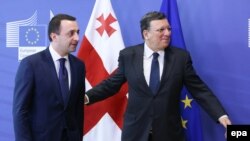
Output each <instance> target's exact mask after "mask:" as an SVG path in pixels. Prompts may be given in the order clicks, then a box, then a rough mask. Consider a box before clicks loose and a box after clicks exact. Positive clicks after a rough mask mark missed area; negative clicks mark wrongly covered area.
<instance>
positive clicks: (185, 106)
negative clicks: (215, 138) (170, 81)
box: [160, 0, 203, 141]
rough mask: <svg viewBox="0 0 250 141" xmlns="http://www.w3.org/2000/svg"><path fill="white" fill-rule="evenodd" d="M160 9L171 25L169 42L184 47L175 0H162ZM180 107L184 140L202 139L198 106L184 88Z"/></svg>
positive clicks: (195, 140) (196, 140)
mask: <svg viewBox="0 0 250 141" xmlns="http://www.w3.org/2000/svg"><path fill="white" fill-rule="evenodd" d="M160 11H161V12H163V13H165V15H166V16H167V18H168V21H169V23H170V26H171V42H170V44H171V45H172V46H176V47H179V48H183V49H186V46H185V42H184V38H183V34H182V30H181V23H180V18H179V12H178V7H177V2H176V0H163V1H162V5H161V9H160ZM180 107H181V117H180V118H181V120H182V126H183V129H184V132H185V136H186V140H187V141H202V140H203V136H202V126H201V120H200V110H199V106H198V104H197V103H196V102H195V100H194V99H193V98H192V96H191V95H190V94H189V93H188V92H187V90H186V89H185V88H183V90H182V94H181V100H180Z"/></svg>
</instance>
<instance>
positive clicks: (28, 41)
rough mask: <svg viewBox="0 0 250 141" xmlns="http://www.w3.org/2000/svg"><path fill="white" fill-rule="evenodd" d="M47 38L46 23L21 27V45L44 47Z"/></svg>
mask: <svg viewBox="0 0 250 141" xmlns="http://www.w3.org/2000/svg"><path fill="white" fill-rule="evenodd" d="M46 39H47V38H46V26H44V25H35V26H20V27H19V46H20V47H44V46H46Z"/></svg>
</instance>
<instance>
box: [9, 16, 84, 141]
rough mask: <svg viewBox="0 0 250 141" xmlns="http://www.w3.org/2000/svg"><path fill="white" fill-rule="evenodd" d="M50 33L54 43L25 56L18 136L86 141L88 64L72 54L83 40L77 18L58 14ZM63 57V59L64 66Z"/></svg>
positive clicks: (16, 115) (29, 140) (27, 140)
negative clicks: (84, 100) (85, 93)
mask: <svg viewBox="0 0 250 141" xmlns="http://www.w3.org/2000/svg"><path fill="white" fill-rule="evenodd" d="M48 36H49V40H50V42H51V43H50V46H49V47H48V48H47V49H45V50H44V51H41V52H39V53H36V54H34V55H31V56H28V57H26V58H24V59H23V60H22V61H21V63H20V66H19V68H18V71H17V74H16V79H15V89H14V101H13V120H14V130H15V138H16V141H82V137H83V98H84V96H83V94H84V92H85V65H84V63H83V62H81V61H80V60H79V59H77V58H76V57H75V56H73V55H71V54H70V53H71V52H73V51H75V50H76V47H77V44H78V41H79V28H78V24H77V22H76V18H75V17H72V16H70V15H66V14H58V15H56V16H54V17H53V18H52V19H51V21H50V23H49V27H48ZM59 60H63V63H62V65H60V64H59ZM62 76H63V77H62ZM61 80H62V81H61Z"/></svg>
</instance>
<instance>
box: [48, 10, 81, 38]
mask: <svg viewBox="0 0 250 141" xmlns="http://www.w3.org/2000/svg"><path fill="white" fill-rule="evenodd" d="M62 20H70V21H76V18H75V17H73V16H70V15H67V14H57V15H55V16H54V17H53V18H52V19H51V20H50V22H49V27H48V37H49V40H50V41H52V39H51V37H50V34H51V33H56V34H59V33H60V25H61V21H62Z"/></svg>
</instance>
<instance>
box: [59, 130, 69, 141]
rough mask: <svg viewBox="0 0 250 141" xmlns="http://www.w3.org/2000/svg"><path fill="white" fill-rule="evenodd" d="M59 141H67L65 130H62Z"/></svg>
mask: <svg viewBox="0 0 250 141" xmlns="http://www.w3.org/2000/svg"><path fill="white" fill-rule="evenodd" d="M61 141H68V133H67V129H64V130H63V133H62V138H61Z"/></svg>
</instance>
